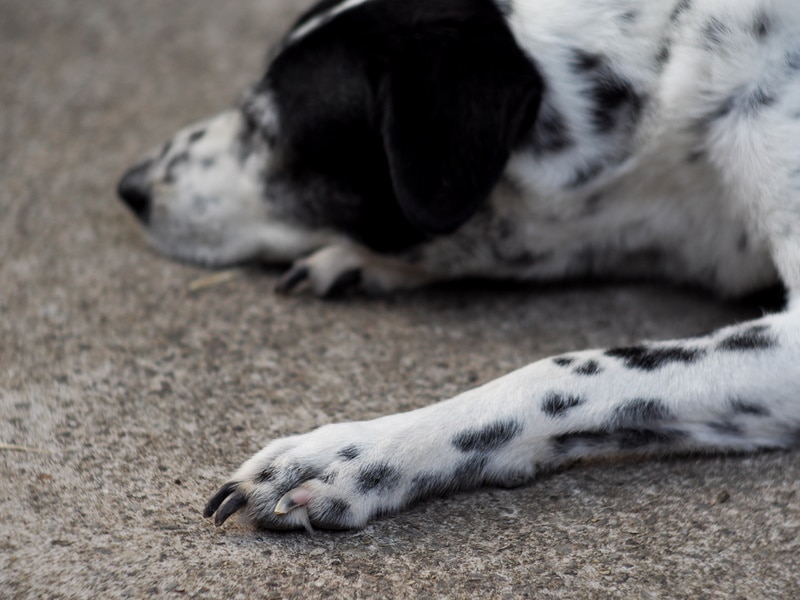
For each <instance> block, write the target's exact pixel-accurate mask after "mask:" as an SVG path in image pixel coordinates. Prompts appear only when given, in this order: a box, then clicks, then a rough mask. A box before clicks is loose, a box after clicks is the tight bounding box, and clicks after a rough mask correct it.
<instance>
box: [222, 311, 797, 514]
mask: <svg viewBox="0 0 800 600" xmlns="http://www.w3.org/2000/svg"><path fill="white" fill-rule="evenodd" d="M799 332H800V311H798V310H794V311H789V312H786V313H783V314H779V315H773V316H768V317H765V318H763V319H760V320H758V321H754V322H750V323H747V324H744V325H739V326H735V327H730V328H726V329H723V330H720V331H718V332H716V333H715V334H712V335H710V336H707V337H701V338H695V339H690V340H681V341H673V342H663V343H652V344H644V345H641V346H635V347H630V348H617V349H610V350H593V351H585V352H576V353H573V354H568V355H564V356H560V357H556V358H552V359H545V360H542V361H539V362H537V363H534V364H532V365H530V366H528V367H525V368H523V369H521V370H519V371H516V372H514V373H511V374H510V375H507V376H505V377H503V378H501V379H498V380H495V381H493V382H491V383H488V384H487V385H484V386H482V387H480V388H477V389H474V390H472V391H469V392H466V393H464V394H462V395H460V396H458V397H456V398H453V399H451V400H449V401H446V402H442V403H439V404H435V405H432V406H429V407H426V408H423V409H420V410H415V411H412V412H408V413H403V414H396V415H391V416H388V417H383V418H380V419H376V420H373V421H366V422H359V423H342V424H336V425H328V426H325V427H321V428H320V429H317V430H316V431H313V432H311V433H308V434H305V435H299V436H294V437H290V438H285V439H282V440H278V441H276V442H273V443H272V444H270V445H269V446H267V447H266V448H265V449H264V450H262V451H261V452H259V453H258V454H256V455H255V456H254V457H253V458H251V459H250V460H249V461H247V462H246V463H245V464H244V465H243V466H242V467H241V468H240V469H239V470H238V471H237V472H236V473H235V474H234V475H233V477H232V479H231V482H230V483H228V484H226V485H225V486H224V487H223V488H222V489H221V490H220V491H219V492H218V493H217V495H215V496H214V498H212V499H211V501H210V502H209V503H208V506H207V507H206V516H211V515H214V514H216V523H217V524H222V523H223V522H224V521H225V520H226V519H228V517H230V516H231V515H232V514H234V513H236V512H240V513H241V515H242V517H243V518H244V520H245V521H247V522H250V523H253V524H255V525H258V526H262V527H267V528H273V529H290V528H297V527H301V526H303V525H306V524H308V523H309V522H310V523H311V524H312V525H313V526H316V527H322V528H350V527H361V526H363V525H364V524H365V523H367V522H368V521H369V520H370V519H371V518H373V517H375V516H377V515H381V514H386V513H391V512H394V511H397V510H399V509H401V508H403V507H405V506H407V505H409V504H411V503H413V502H415V501H418V500H420V499H423V498H427V497H430V496H435V495H441V494H443V493H446V492H449V491H452V490H456V489H464V488H471V487H476V486H480V485H484V484H489V485H503V486H508V485H517V484H521V483H523V482H526V481H529V480H531V479H533V478H534V477H535V476H536V475H537V474H538V473H541V472H544V471H549V470H552V469H553V468H556V467H558V466H559V465H561V464H564V463H566V462H569V461H572V460H573V459H576V458H581V457H595V456H597V457H600V456H613V455H617V454H626V453H636V454H656V453H658V454H662V453H683V452H693V451H715V452H717V451H749V450H755V449H758V448H786V447H790V446H792V445H793V444H795V443H796V442H797V441H798V434H799V433H800V401H799V400H798V398H800V375H798V371H797V364H798V359H800V335H798V333H799Z"/></svg>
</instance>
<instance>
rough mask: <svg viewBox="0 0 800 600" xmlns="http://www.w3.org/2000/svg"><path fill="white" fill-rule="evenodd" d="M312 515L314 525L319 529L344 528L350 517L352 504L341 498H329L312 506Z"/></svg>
mask: <svg viewBox="0 0 800 600" xmlns="http://www.w3.org/2000/svg"><path fill="white" fill-rule="evenodd" d="M312 506H313V510H312V511H311V513H310V516H311V518H312V519H313V521H314V523H315V524H317V525H318V526H319V527H323V528H325V527H334V528H338V527H342V526H344V525H345V523H347V521H348V517H349V515H350V504H348V503H347V502H345V501H344V500H341V499H340V498H328V499H326V500H323V501H322V502H318V503H315V504H313V505H312Z"/></svg>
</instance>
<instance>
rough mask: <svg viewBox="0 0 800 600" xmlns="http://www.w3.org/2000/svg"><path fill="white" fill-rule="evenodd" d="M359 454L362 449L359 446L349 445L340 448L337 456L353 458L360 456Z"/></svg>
mask: <svg viewBox="0 0 800 600" xmlns="http://www.w3.org/2000/svg"><path fill="white" fill-rule="evenodd" d="M359 454H361V449H360V448H359V447H358V446H347V447H346V448H342V449H341V450H339V452H338V453H337V456H338V457H339V458H341V459H342V460H353V459H354V458H358V456H359Z"/></svg>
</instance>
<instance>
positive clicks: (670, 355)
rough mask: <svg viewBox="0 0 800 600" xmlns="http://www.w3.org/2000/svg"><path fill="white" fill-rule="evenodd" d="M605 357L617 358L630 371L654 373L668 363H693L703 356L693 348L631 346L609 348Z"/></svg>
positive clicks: (701, 352) (700, 351)
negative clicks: (639, 370)
mask: <svg viewBox="0 0 800 600" xmlns="http://www.w3.org/2000/svg"><path fill="white" fill-rule="evenodd" d="M605 355H606V356H610V357H612V358H619V359H621V360H622V361H624V363H625V366H626V367H628V368H630V369H641V370H642V371H655V370H656V369H660V368H661V367H663V366H664V365H667V364H669V363H685V364H689V363H693V362H694V361H696V360H697V359H698V358H700V357H702V356H703V351H702V350H697V349H694V348H680V347H675V348H648V347H647V346H631V347H628V348H611V349H609V350H606V351H605Z"/></svg>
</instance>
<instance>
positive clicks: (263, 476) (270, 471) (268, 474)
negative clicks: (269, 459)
mask: <svg viewBox="0 0 800 600" xmlns="http://www.w3.org/2000/svg"><path fill="white" fill-rule="evenodd" d="M273 477H275V467H273V466H269V467H267V468H266V469H264V470H262V471H261V472H260V473H259V474H258V475H256V483H264V482H267V481H270V480H271V479H272V478H273Z"/></svg>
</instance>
